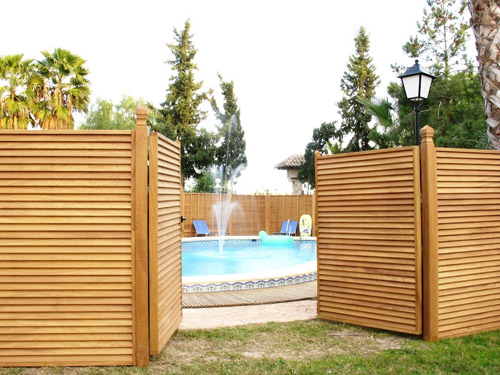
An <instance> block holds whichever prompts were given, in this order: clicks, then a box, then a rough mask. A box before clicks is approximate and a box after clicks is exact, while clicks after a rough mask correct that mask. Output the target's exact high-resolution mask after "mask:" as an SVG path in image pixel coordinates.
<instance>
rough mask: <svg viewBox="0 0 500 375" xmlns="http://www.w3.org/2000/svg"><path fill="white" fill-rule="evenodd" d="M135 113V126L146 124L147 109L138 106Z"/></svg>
mask: <svg viewBox="0 0 500 375" xmlns="http://www.w3.org/2000/svg"><path fill="white" fill-rule="evenodd" d="M135 113H136V115H137V126H146V120H147V118H148V110H147V109H146V108H145V107H138V108H137V111H136V112H135Z"/></svg>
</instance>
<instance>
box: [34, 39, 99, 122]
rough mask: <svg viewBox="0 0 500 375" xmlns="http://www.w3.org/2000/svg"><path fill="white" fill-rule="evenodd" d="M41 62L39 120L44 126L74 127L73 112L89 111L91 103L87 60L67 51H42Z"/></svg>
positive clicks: (39, 65)
mask: <svg viewBox="0 0 500 375" xmlns="http://www.w3.org/2000/svg"><path fill="white" fill-rule="evenodd" d="M42 54H43V55H44V56H45V58H44V59H43V60H42V61H40V62H39V64H38V71H39V72H40V75H41V77H42V83H41V85H40V86H39V87H37V95H36V98H38V99H39V100H38V103H37V104H38V113H37V116H36V117H37V119H38V121H39V124H40V126H41V127H42V129H67V128H71V127H73V124H74V119H73V112H80V113H83V112H86V111H87V108H88V105H89V102H90V88H89V81H88V79H87V75H88V73H89V72H88V70H87V69H86V68H85V67H84V63H85V60H83V59H82V58H81V57H79V56H78V55H75V54H73V53H71V52H70V51H68V50H65V49H61V48H56V49H55V50H54V52H52V53H49V52H47V51H43V52H42Z"/></svg>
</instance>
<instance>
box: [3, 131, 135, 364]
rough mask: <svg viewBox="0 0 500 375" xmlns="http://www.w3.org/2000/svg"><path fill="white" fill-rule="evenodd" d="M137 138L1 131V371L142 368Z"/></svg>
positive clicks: (124, 134) (119, 134)
mask: <svg viewBox="0 0 500 375" xmlns="http://www.w3.org/2000/svg"><path fill="white" fill-rule="evenodd" d="M132 159H133V149H132V133H131V132H100V133H95V132H85V133H81V134H80V133H79V134H76V133H75V132H30V133H26V132H1V133H0V223H1V224H0V311H1V312H0V316H1V318H0V364H2V365H4V366H37V365H103V364H108V365H109V364H124V365H132V364H135V363H136V361H135V355H136V353H135V347H136V342H135V340H134V335H133V332H134V315H135V312H134V294H133V293H134V291H133V288H132V285H133V278H134V277H135V272H134V267H133V253H134V244H133V242H132V227H131V223H132V201H131V194H132V185H133V178H132Z"/></svg>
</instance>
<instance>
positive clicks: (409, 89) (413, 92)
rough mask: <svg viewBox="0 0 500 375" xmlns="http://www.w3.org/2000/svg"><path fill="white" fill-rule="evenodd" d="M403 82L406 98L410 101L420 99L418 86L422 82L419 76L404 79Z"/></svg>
mask: <svg viewBox="0 0 500 375" xmlns="http://www.w3.org/2000/svg"><path fill="white" fill-rule="evenodd" d="M402 80H403V86H404V88H405V93H406V97H407V98H408V99H410V100H411V99H415V98H418V94H419V92H418V91H419V90H418V86H419V81H420V80H419V76H418V75H414V76H408V77H403V78H402Z"/></svg>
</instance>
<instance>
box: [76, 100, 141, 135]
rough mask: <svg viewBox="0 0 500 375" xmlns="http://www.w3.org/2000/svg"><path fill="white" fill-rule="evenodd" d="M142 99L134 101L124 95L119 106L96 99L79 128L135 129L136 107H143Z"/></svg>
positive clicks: (109, 101) (108, 101)
mask: <svg viewBox="0 0 500 375" xmlns="http://www.w3.org/2000/svg"><path fill="white" fill-rule="evenodd" d="M144 105H145V103H144V101H143V100H142V99H139V100H135V99H134V98H132V97H131V96H127V95H124V96H123V98H122V100H121V102H120V103H119V104H113V102H112V101H111V100H104V99H101V98H98V99H97V101H96V103H95V104H93V105H92V106H91V108H90V111H89V113H88V115H87V117H86V119H85V122H84V123H83V124H82V125H81V126H80V129H84V130H105V129H106V130H130V129H135V124H136V111H137V107H139V106H144Z"/></svg>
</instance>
